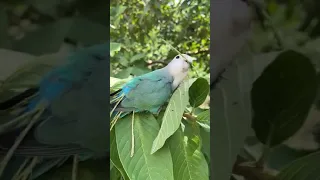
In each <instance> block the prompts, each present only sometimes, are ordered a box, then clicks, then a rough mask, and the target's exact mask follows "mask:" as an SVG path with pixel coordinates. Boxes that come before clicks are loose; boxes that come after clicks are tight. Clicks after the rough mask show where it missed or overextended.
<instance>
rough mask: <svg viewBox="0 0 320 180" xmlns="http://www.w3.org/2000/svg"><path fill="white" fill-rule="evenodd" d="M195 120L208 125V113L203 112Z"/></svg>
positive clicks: (206, 111) (207, 111)
mask: <svg viewBox="0 0 320 180" xmlns="http://www.w3.org/2000/svg"><path fill="white" fill-rule="evenodd" d="M197 120H198V121H199V122H202V123H206V124H210V111H209V110H205V111H202V112H201V113H199V114H198V115H197Z"/></svg>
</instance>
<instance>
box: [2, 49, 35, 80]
mask: <svg viewBox="0 0 320 180" xmlns="http://www.w3.org/2000/svg"><path fill="white" fill-rule="evenodd" d="M0 56H1V57H2V60H1V61H0V68H1V70H0V80H1V81H4V80H5V79H7V78H8V77H9V76H10V75H11V74H12V73H13V72H14V71H16V70H17V69H18V68H20V67H21V66H23V65H26V64H28V63H29V62H31V61H33V60H34V59H35V58H36V57H35V56H33V55H30V54H27V53H21V52H16V51H12V50H7V49H0Z"/></svg>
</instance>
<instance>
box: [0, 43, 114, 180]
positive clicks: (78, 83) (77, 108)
mask: <svg viewBox="0 0 320 180" xmlns="http://www.w3.org/2000/svg"><path fill="white" fill-rule="evenodd" d="M109 60H110V57H109V43H104V44H99V45H95V46H92V47H88V48H83V49H80V50H78V51H76V52H74V53H72V54H71V55H70V56H68V57H67V58H66V62H67V63H66V64H64V65H62V66H59V67H57V68H55V69H53V70H52V71H51V72H49V73H48V74H46V76H45V77H43V79H42V80H41V82H40V84H39V87H38V88H35V89H29V90H27V91H26V92H25V93H22V94H20V95H18V96H16V97H14V98H12V99H10V100H8V101H6V102H3V103H1V104H0V107H1V110H2V111H5V110H8V109H22V114H20V115H19V117H22V116H26V114H30V116H29V117H26V118H24V119H21V120H20V121H19V122H17V123H15V124H11V125H10V126H9V124H10V123H12V122H13V121H14V120H12V119H13V118H17V117H12V116H10V115H7V116H4V115H3V116H2V117H1V119H2V121H1V124H0V129H2V130H3V129H4V127H5V128H6V129H4V130H5V131H0V132H1V134H0V155H3V156H6V157H10V156H9V155H8V154H10V153H8V152H9V151H10V148H11V147H12V146H13V145H15V144H16V141H17V139H18V137H19V136H20V135H21V132H24V131H25V129H26V127H28V125H30V123H31V121H32V120H30V119H32V118H33V117H34V116H35V114H33V113H32V112H33V111H37V110H38V108H39V104H44V105H45V106H44V107H42V108H44V110H43V113H42V114H41V115H40V117H39V120H37V121H36V122H34V125H33V126H32V127H31V128H30V130H29V131H27V134H26V136H25V137H24V138H23V140H22V141H21V142H20V143H19V144H18V146H17V147H16V149H14V151H13V156H12V157H11V158H9V159H10V161H9V164H8V165H7V168H6V171H5V172H4V174H3V176H2V178H4V179H11V178H12V176H13V175H14V174H15V173H17V169H19V167H20V165H21V164H23V163H24V162H25V161H26V159H29V158H33V157H38V158H40V159H41V160H42V161H41V163H39V164H37V166H35V170H34V171H33V172H32V178H31V179H33V178H36V177H37V176H38V175H41V174H42V173H43V172H45V171H47V170H49V169H50V168H52V167H54V166H56V165H57V164H60V163H61V162H62V161H65V160H66V158H68V157H70V156H74V155H79V156H80V157H81V158H82V159H87V158H92V157H105V156H107V155H108V152H109V149H110V144H109V143H110V139H109V136H108V130H109V129H110V126H109V125H110V121H109V120H108V115H109V112H108V111H107V110H106V109H108V108H109V106H110V104H109V101H108V98H107V96H106V94H108V93H109V84H108V80H106V79H108V78H109V64H110V61H109ZM25 96H27V97H25ZM25 101H26V102H25ZM59 160H60V161H59ZM2 163H3V162H2ZM29 164H30V162H29ZM3 165H4V164H1V166H0V167H3ZM8 166H9V167H8ZM106 168H107V167H106ZM2 178H1V177H0V179H2Z"/></svg>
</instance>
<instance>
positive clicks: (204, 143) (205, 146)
mask: <svg viewBox="0 0 320 180" xmlns="http://www.w3.org/2000/svg"><path fill="white" fill-rule="evenodd" d="M200 137H201V150H202V152H203V153H204V154H205V155H206V156H207V158H208V163H209V162H210V158H211V152H210V131H209V132H208V131H206V130H205V129H204V128H200Z"/></svg>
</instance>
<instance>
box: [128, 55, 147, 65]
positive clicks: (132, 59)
mask: <svg viewBox="0 0 320 180" xmlns="http://www.w3.org/2000/svg"><path fill="white" fill-rule="evenodd" d="M144 57H145V54H144V53H140V54H136V55H134V56H132V58H131V59H130V62H131V63H133V62H135V61H137V60H139V59H142V58H144Z"/></svg>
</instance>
